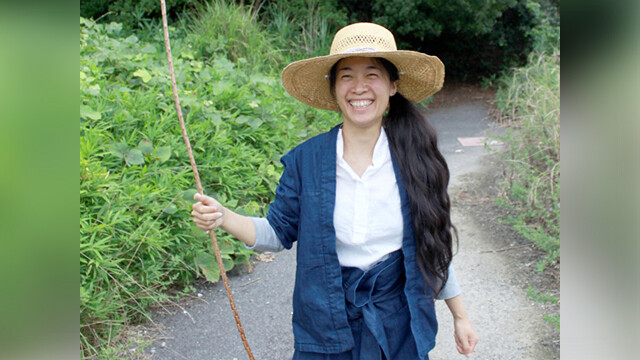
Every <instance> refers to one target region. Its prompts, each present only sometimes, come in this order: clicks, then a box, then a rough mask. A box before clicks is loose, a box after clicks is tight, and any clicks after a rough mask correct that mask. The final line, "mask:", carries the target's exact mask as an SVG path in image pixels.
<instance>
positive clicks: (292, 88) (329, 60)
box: [282, 50, 444, 111]
mask: <svg viewBox="0 0 640 360" xmlns="http://www.w3.org/2000/svg"><path fill="white" fill-rule="evenodd" d="M351 56H363V57H378V58H383V59H387V60H389V61H390V62H391V63H393V64H394V65H395V66H396V68H397V69H398V73H399V74H400V76H399V79H398V85H397V86H398V92H399V93H400V94H402V96H404V97H405V98H407V99H408V100H409V101H411V102H412V103H417V102H420V101H423V100H424V99H426V98H428V97H429V96H431V95H433V94H435V93H436V92H438V90H440V89H441V88H442V84H443V82H444V64H442V61H440V59H438V58H437V57H436V56H430V55H427V54H424V53H420V52H417V51H411V50H396V51H375V52H368V51H367V52H351V53H342V54H334V55H325V56H318V57H314V58H310V59H304V60H299V61H295V62H293V63H291V64H289V65H288V66H287V67H286V68H284V70H283V71H282V85H283V86H284V88H285V90H286V91H287V92H288V93H289V94H290V95H291V96H293V97H294V98H296V99H298V100H300V101H301V102H303V103H305V104H307V105H310V106H313V107H315V108H319V109H325V110H332V111H340V108H339V107H338V103H337V102H336V100H335V99H334V97H333V95H331V91H330V88H329V87H330V80H329V78H328V77H326V76H325V75H329V72H330V71H331V67H332V66H333V65H334V64H335V63H336V62H338V61H339V60H341V59H344V58H347V57H351Z"/></svg>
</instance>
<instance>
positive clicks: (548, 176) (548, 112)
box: [496, 52, 560, 271]
mask: <svg viewBox="0 0 640 360" xmlns="http://www.w3.org/2000/svg"><path fill="white" fill-rule="evenodd" d="M496 98H497V105H498V107H499V108H500V109H501V111H502V114H503V116H504V118H505V119H507V120H508V121H509V125H510V128H509V129H508V130H507V131H506V133H505V136H504V137H503V139H504V141H506V143H507V144H508V151H507V152H505V160H506V163H507V176H506V179H505V182H504V183H503V184H502V186H503V188H504V189H505V196H504V198H503V199H501V200H500V204H501V205H503V206H505V207H507V208H509V209H512V210H514V211H513V215H510V216H509V218H508V221H509V222H510V223H511V224H513V225H514V227H515V229H516V230H518V231H519V232H520V233H521V234H522V235H523V236H524V237H525V238H526V239H528V240H531V241H533V242H535V243H537V244H538V245H539V246H540V247H541V248H542V249H543V250H544V251H546V252H547V256H546V257H545V258H544V259H542V260H541V261H540V262H539V263H538V269H539V270H541V271H542V270H543V269H544V267H545V266H546V265H548V264H554V263H556V262H557V261H559V255H560V254H559V250H560V224H559V220H560V60H559V54H558V53H557V52H556V53H551V54H550V53H532V55H531V56H530V58H529V65H527V66H526V67H523V68H519V69H515V70H514V71H513V73H511V74H509V75H505V76H504V77H503V78H502V79H501V86H500V88H499V89H498V93H497V96H496Z"/></svg>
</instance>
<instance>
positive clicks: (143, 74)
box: [133, 69, 151, 83]
mask: <svg viewBox="0 0 640 360" xmlns="http://www.w3.org/2000/svg"><path fill="white" fill-rule="evenodd" d="M133 76H137V77H139V78H140V79H142V81H144V82H145V83H146V82H148V81H149V80H151V74H149V72H148V71H147V70H146V69H138V70H136V71H135V72H134V73H133Z"/></svg>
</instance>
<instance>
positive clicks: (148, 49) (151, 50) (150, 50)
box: [140, 44, 156, 54]
mask: <svg viewBox="0 0 640 360" xmlns="http://www.w3.org/2000/svg"><path fill="white" fill-rule="evenodd" d="M140 51H141V52H143V53H150V54H152V53H154V52H156V47H155V46H153V45H151V44H148V45H147V46H145V47H143V48H142V49H140Z"/></svg>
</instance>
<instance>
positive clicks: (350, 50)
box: [340, 47, 378, 54]
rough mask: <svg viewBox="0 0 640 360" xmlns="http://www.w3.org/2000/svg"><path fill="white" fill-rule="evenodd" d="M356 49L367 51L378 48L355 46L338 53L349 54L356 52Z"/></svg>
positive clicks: (373, 50) (374, 50)
mask: <svg viewBox="0 0 640 360" xmlns="http://www.w3.org/2000/svg"><path fill="white" fill-rule="evenodd" d="M356 51H367V52H376V51H378V50H376V49H374V48H372V47H356V48H351V49H347V50H345V51H342V52H340V54H349V53H352V52H356Z"/></svg>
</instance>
